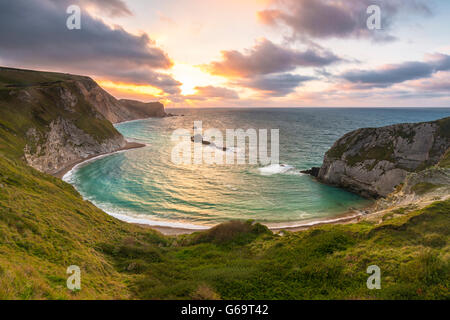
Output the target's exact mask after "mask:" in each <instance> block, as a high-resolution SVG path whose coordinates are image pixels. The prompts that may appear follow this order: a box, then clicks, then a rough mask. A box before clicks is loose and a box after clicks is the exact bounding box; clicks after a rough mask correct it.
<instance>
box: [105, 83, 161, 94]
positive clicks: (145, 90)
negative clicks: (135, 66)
mask: <svg viewBox="0 0 450 320" xmlns="http://www.w3.org/2000/svg"><path fill="white" fill-rule="evenodd" d="M98 83H99V85H100V86H102V87H104V88H107V89H114V90H117V91H122V92H126V93H134V94H142V95H148V96H153V97H163V96H164V95H165V94H164V92H163V91H162V90H161V89H158V88H156V87H153V86H149V85H137V84H132V83H123V82H113V81H109V80H101V81H98Z"/></svg>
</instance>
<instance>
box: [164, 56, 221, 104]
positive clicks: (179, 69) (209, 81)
mask: <svg viewBox="0 0 450 320" xmlns="http://www.w3.org/2000/svg"><path fill="white" fill-rule="evenodd" d="M171 73H172V75H173V77H174V78H175V79H176V80H177V81H180V82H181V83H182V85H181V86H180V88H181V93H182V94H183V95H185V96H188V95H194V94H195V93H196V92H197V90H196V89H195V88H196V87H203V86H211V85H220V84H221V82H223V80H222V79H220V78H218V77H215V76H211V75H209V74H207V73H205V72H203V71H202V70H201V69H200V68H199V67H197V66H194V65H190V64H186V63H179V62H178V63H177V62H176V63H174V66H173V67H172V69H171ZM222 85H223V84H222Z"/></svg>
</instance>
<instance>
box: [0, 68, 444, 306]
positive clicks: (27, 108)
mask: <svg viewBox="0 0 450 320" xmlns="http://www.w3.org/2000/svg"><path fill="white" fill-rule="evenodd" d="M0 71H1V72H0V108H1V111H2V116H1V118H0V299H115V298H118V299H127V298H131V299H218V298H222V299H449V298H450V294H449V291H448V290H449V280H450V273H449V272H450V266H449V257H450V250H449V249H450V248H449V230H450V219H449V214H450V201H445V202H437V203H434V204H433V205H431V206H429V207H427V208H425V209H421V210H408V212H407V211H406V210H402V211H394V212H392V213H391V214H387V215H386V216H385V219H384V221H383V222H382V223H381V224H379V225H375V224H371V223H368V222H363V223H358V224H350V225H326V226H320V227H315V228H312V229H309V230H307V231H303V232H296V233H293V232H285V233H284V235H283V236H280V235H277V234H273V233H272V232H271V231H269V230H268V229H267V228H266V227H264V226H262V225H260V224H257V223H254V222H252V221H248V222H239V221H233V222H229V223H225V224H222V225H219V226H217V227H215V228H213V229H211V230H208V231H205V232H199V233H195V234H192V235H184V236H179V237H166V236H163V235H161V234H159V233H157V232H155V231H152V230H150V229H147V228H143V227H140V226H136V225H131V224H127V223H124V222H121V221H118V220H116V219H114V218H112V217H111V216H109V215H107V214H106V213H104V212H103V211H101V210H100V209H98V208H96V207H95V206H94V205H92V204H91V203H90V202H88V201H84V200H83V199H82V197H81V196H80V195H79V194H78V193H77V192H76V191H75V189H74V188H73V187H72V186H71V185H69V184H67V183H65V182H63V181H61V180H59V179H57V178H55V177H52V176H50V175H47V174H43V173H40V172H38V171H37V170H34V169H33V168H31V167H29V166H27V165H26V164H25V163H24V161H23V158H22V157H23V148H24V146H25V142H26V138H25V135H26V132H27V131H28V129H29V128H30V127H34V128H36V130H38V131H40V132H45V130H47V129H46V128H47V126H48V124H49V122H50V121H52V120H53V119H55V117H58V116H62V117H65V118H67V119H71V120H73V121H74V122H75V123H76V124H77V126H79V127H80V128H82V129H83V130H84V131H86V132H91V133H92V134H95V135H96V137H97V138H98V139H102V137H105V136H109V135H110V134H113V133H114V131H112V129H111V128H112V126H111V124H109V122H108V123H106V122H105V121H104V120H102V118H97V117H94V114H93V113H92V110H91V108H90V106H89V105H87V104H86V103H85V101H83V99H81V98H80V99H79V100H78V103H77V106H76V108H77V110H78V111H79V112H76V113H75V114H72V113H71V112H69V111H64V108H62V109H61V108H60V107H58V106H55V105H54V103H53V102H52V101H54V100H53V98H55V96H54V95H55V94H57V92H56V91H55V90H57V89H56V88H57V86H55V83H56V81H62V82H58V86H59V87H61V86H63V87H64V86H67V88H68V89H73V88H71V87H70V86H71V85H72V83H71V81H67V78H66V77H69V76H68V75H61V74H42V73H37V74H35V73H33V72H31V73H28V71H23V73H17V72H15V71H11V70H6V71H5V69H1V70H0ZM5 72H6V73H5ZM21 72H22V71H21ZM7 73H9V74H7ZM5 74H6V75H5ZM24 75H26V77H24ZM14 77H16V78H14ZM70 77H71V76H70ZM5 79H6V80H5ZM24 79H26V80H24ZM71 79H72V78H71ZM12 84H16V85H17V86H16V88H13V87H12V86H11V85H12ZM20 86H21V87H27V90H29V93H30V95H31V98H34V99H38V100H37V101H39V102H38V103H37V102H33V100H31V102H23V101H22V100H20V99H17V97H15V96H14V95H10V94H9V92H11V90H13V91H14V90H20V89H18V87H20ZM35 86H36V87H35ZM42 86H44V87H46V90H44V91H42V90H40V88H42ZM53 86H55V87H53ZM6 88H7V89H6ZM14 92H15V91H14ZM444 163H445V159H444ZM441 164H442V162H441ZM427 188H428V186H427ZM373 264H375V265H378V266H379V267H380V268H381V272H382V280H381V286H382V289H381V290H368V289H367V287H366V280H367V277H368V276H369V275H368V274H367V273H366V269H367V267H368V266H370V265H373ZM70 265H78V266H80V267H81V272H82V289H81V290H80V291H77V292H71V291H69V290H68V289H67V288H66V279H67V274H66V269H67V267H68V266H70Z"/></svg>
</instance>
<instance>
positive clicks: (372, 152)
mask: <svg viewBox="0 0 450 320" xmlns="http://www.w3.org/2000/svg"><path fill="white" fill-rule="evenodd" d="M449 148H450V118H445V119H441V120H437V121H432V122H423V123H415V124H409V123H408V124H397V125H391V126H387V127H382V128H365V129H359V130H356V131H353V132H350V133H348V134H346V135H344V136H343V137H342V138H340V139H339V140H338V141H336V143H335V144H334V145H333V147H332V148H331V149H330V150H329V151H328V152H327V153H326V154H325V157H324V162H323V165H322V167H321V168H320V170H319V172H318V176H317V177H318V179H319V180H320V181H322V182H324V183H327V184H331V185H335V186H338V187H342V188H345V189H348V190H350V191H352V192H355V193H358V194H360V195H362V196H365V197H373V198H379V197H386V196H388V195H389V194H390V193H392V192H393V191H394V190H395V189H396V187H397V186H399V185H401V184H403V183H404V181H405V180H406V178H407V176H408V175H410V174H411V173H418V172H421V171H423V170H425V169H427V168H430V167H432V166H435V165H437V164H438V163H446V162H448V159H447V161H446V158H448V155H449V153H448V152H447V151H448V150H449Z"/></svg>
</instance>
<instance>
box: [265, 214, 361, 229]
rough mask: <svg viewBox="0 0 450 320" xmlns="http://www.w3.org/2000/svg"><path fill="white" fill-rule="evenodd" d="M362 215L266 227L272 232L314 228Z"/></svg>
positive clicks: (273, 224)
mask: <svg viewBox="0 0 450 320" xmlns="http://www.w3.org/2000/svg"><path fill="white" fill-rule="evenodd" d="M362 215H363V214H362V213H357V214H354V215H349V216H341V217H338V218H335V219H317V220H313V221H309V222H300V223H292V224H275V223H268V224H266V226H267V227H268V228H269V229H271V230H273V229H275V230H279V229H290V228H302V227H312V226H316V225H321V224H331V223H337V222H340V221H348V220H352V219H356V218H358V217H360V216H362Z"/></svg>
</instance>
